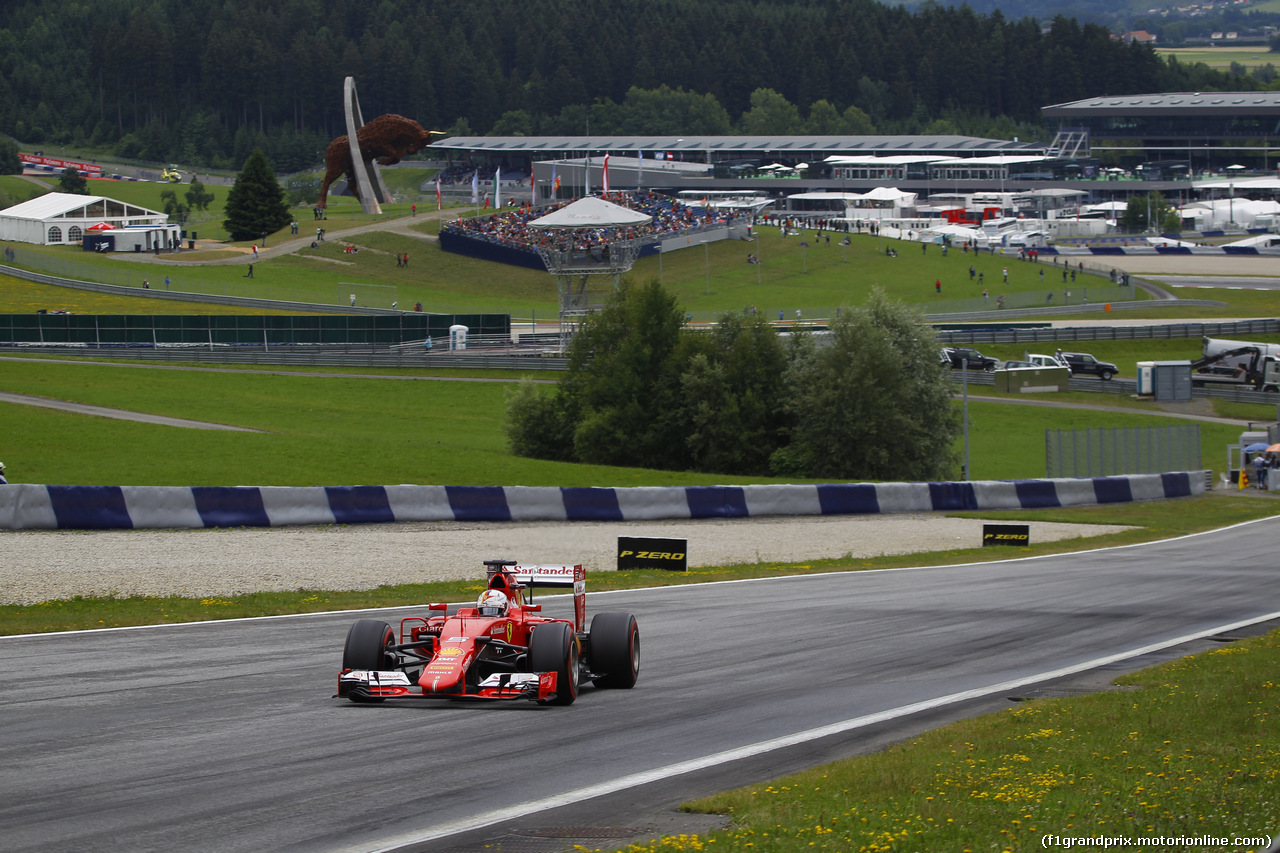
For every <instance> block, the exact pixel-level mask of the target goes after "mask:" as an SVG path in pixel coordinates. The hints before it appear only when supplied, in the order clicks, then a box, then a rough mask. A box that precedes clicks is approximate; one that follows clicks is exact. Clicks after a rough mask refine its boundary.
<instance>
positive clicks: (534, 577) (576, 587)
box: [511, 565, 587, 633]
mask: <svg viewBox="0 0 1280 853" xmlns="http://www.w3.org/2000/svg"><path fill="white" fill-rule="evenodd" d="M511 571H512V572H513V573H514V574H515V576H516V581H517V582H518V583H521V584H524V585H525V586H528V587H529V588H530V589H531V590H532V589H533V587H535V586H571V587H573V621H574V625H575V630H577V631H578V633H582V632H583V631H585V630H586V624H587V571H586V569H584V568H582V566H580V565H578V566H541V565H538V566H521V565H515V566H512V567H511Z"/></svg>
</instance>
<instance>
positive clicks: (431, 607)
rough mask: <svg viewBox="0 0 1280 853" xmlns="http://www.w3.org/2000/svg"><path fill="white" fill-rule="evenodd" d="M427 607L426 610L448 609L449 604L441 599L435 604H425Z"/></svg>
mask: <svg viewBox="0 0 1280 853" xmlns="http://www.w3.org/2000/svg"><path fill="white" fill-rule="evenodd" d="M427 609H428V610H448V609H449V605H447V604H445V603H444V602H443V601H441V602H437V603H435V604H428V605H427Z"/></svg>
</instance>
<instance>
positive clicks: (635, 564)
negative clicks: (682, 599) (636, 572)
mask: <svg viewBox="0 0 1280 853" xmlns="http://www.w3.org/2000/svg"><path fill="white" fill-rule="evenodd" d="M688 550H689V540H688V539H658V538H655V537H651V536H619V537H618V570H619V571H622V570H623V569H665V570H666V571H669V572H687V571H688V570H689V554H688Z"/></svg>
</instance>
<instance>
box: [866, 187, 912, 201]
mask: <svg viewBox="0 0 1280 853" xmlns="http://www.w3.org/2000/svg"><path fill="white" fill-rule="evenodd" d="M913 196H915V193H908V192H903V191H902V190H900V189H898V188H897V187H876V188H875V189H873V190H871V191H870V192H865V193H863V194H862V197H863V198H864V199H866V200H867V201H899V200H901V199H904V198H911V197H913Z"/></svg>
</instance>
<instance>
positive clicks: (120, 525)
mask: <svg viewBox="0 0 1280 853" xmlns="http://www.w3.org/2000/svg"><path fill="white" fill-rule="evenodd" d="M1205 488H1206V477H1205V475H1204V472H1203V471H1178V472H1173V473H1167V474H1135V475H1127V476H1119V477H1094V478H1086V479H1063V480H1000V481H986V482H953V483H835V484H831V485H818V486H792V485H777V486H683V487H680V486H648V487H639V488H626V489H609V488H576V487H575V488H556V487H534V486H311V487H304V488H296V487H290V486H261V487H258V486H234V487H223V486H190V487H188V486H39V485H25V484H12V485H5V486H0V529H5V530H27V529H81V530H104V529H126V530H127V529H135V528H137V529H141V528H198V527H281V526H284V525H290V524H379V523H390V522H396V521H653V520H657V519H671V518H693V519H696V518H752V517H756V516H766V515H860V514H872V513H890V512H953V511H957V510H997V509H1043V508H1046V507H1059V506H1083V505H1086V504H1109V503H1124V502H1129V501H1146V500H1158V499H1160V498H1180V497H1186V496H1188V495H1197V494H1202V493H1203V492H1204V491H1205Z"/></svg>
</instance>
